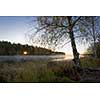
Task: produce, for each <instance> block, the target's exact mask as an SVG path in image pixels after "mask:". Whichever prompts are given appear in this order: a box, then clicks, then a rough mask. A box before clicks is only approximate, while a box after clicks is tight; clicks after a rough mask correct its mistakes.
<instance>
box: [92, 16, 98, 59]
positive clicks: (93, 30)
mask: <svg viewBox="0 0 100 100" xmlns="http://www.w3.org/2000/svg"><path fill="white" fill-rule="evenodd" d="M92 32H93V34H92V35H93V44H94V46H93V51H94V57H95V58H97V52H96V34H95V23H94V17H92Z"/></svg>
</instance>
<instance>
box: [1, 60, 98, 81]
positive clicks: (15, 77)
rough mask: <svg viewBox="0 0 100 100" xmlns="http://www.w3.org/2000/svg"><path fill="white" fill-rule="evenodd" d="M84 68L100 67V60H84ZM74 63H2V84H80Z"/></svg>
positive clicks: (82, 62)
mask: <svg viewBox="0 0 100 100" xmlns="http://www.w3.org/2000/svg"><path fill="white" fill-rule="evenodd" d="M81 64H82V67H85V68H88V67H92V68H94V67H100V59H93V58H82V59H81ZM79 80H80V75H79V73H78V72H77V71H75V70H74V69H73V62H72V61H57V62H55V61H33V62H32V61H30V62H29V61H28V62H5V63H4V62H3V63H0V82H79Z"/></svg>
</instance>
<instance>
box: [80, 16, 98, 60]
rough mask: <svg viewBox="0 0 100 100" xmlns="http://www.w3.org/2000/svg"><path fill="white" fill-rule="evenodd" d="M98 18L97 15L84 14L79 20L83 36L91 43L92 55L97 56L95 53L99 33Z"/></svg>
mask: <svg viewBox="0 0 100 100" xmlns="http://www.w3.org/2000/svg"><path fill="white" fill-rule="evenodd" d="M99 21H100V18H99V17H98V16H85V17H83V19H82V20H81V21H80V25H81V26H80V29H81V33H82V34H83V37H85V38H86V39H87V40H88V42H89V43H90V44H91V43H92V44H93V52H94V57H95V58H96V57H97V53H96V42H97V39H98V35H99V34H100V30H99V27H100V22H99Z"/></svg>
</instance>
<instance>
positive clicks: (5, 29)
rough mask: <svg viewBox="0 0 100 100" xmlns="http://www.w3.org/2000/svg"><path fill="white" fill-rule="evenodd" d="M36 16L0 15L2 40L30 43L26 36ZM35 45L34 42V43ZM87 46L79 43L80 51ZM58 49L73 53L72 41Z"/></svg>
mask: <svg viewBox="0 0 100 100" xmlns="http://www.w3.org/2000/svg"><path fill="white" fill-rule="evenodd" d="M33 20H34V17H32V16H0V41H2V40H4V41H10V42H11V43H21V44H30V43H29V42H28V40H27V38H26V34H27V33H28V32H31V31H30V29H31V28H32V27H34V26H32V25H33V24H34V22H33ZM33 45H34V44H33ZM86 48H87V46H84V45H77V49H78V51H79V52H80V53H83V52H84V51H85V50H86ZM57 51H62V52H65V53H66V54H72V48H71V45H70V43H69V44H67V45H65V46H64V47H63V48H60V49H59V50H57Z"/></svg>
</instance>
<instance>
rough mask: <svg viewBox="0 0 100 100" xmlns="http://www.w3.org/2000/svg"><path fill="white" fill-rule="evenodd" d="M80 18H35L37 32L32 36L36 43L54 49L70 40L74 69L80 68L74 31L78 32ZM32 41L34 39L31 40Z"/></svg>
mask: <svg viewBox="0 0 100 100" xmlns="http://www.w3.org/2000/svg"><path fill="white" fill-rule="evenodd" d="M80 19H81V16H40V17H37V32H36V33H35V34H34V35H33V38H36V37H38V38H36V41H37V43H38V42H39V43H41V44H42V45H44V46H45V45H47V44H48V46H51V47H56V46H59V45H62V44H63V43H65V42H66V41H68V39H70V42H71V46H72V51H73V56H74V59H73V61H74V63H75V67H76V68H79V67H80V58H79V53H78V51H77V48H76V44H75V34H77V33H76V32H75V31H76V30H79V26H78V22H79V21H80ZM39 37H40V38H39ZM33 40H34V39H33Z"/></svg>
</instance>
